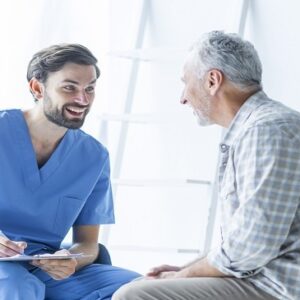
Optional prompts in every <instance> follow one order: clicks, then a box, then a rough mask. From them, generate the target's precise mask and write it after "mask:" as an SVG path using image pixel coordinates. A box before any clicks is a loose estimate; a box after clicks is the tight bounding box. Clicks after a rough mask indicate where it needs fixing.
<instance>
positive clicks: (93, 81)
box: [62, 78, 97, 84]
mask: <svg viewBox="0 0 300 300" xmlns="http://www.w3.org/2000/svg"><path fill="white" fill-rule="evenodd" d="M96 81H97V78H95V79H93V80H92V81H91V82H90V83H89V84H94V83H96ZM62 82H63V83H73V84H79V82H78V81H76V80H73V79H64V80H63V81H62Z"/></svg>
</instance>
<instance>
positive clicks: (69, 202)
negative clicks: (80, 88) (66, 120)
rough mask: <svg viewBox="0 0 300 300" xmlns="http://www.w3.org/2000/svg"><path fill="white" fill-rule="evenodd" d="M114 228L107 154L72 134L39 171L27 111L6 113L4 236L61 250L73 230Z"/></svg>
mask: <svg viewBox="0 0 300 300" xmlns="http://www.w3.org/2000/svg"><path fill="white" fill-rule="evenodd" d="M108 223H114V212H113V200H112V192H111V185H110V166H109V156H108V152H107V150H106V149H105V148H104V147H103V146H102V145H101V144H100V143H99V142H98V141H97V140H95V139H94V138H92V137H91V136H89V135H87V134H86V133H84V132H83V131H81V130H71V129H70V130H68V131H67V132H66V134H65V135H64V137H63V139H62V140H61V141H60V143H59V145H58V146H57V148H56V149H55V151H54V152H53V153H52V155H51V157H50V158H49V160H48V161H47V162H46V163H45V164H44V165H43V166H42V168H40V169H39V167H38V164H37V160H36V155H35V152H34V149H33V145H32V142H31V137H30V134H29V130H28V127H27V124H26V121H25V119H24V116H23V113H22V111H21V110H7V111H0V230H2V231H3V232H4V233H5V234H6V235H7V236H8V237H9V238H11V239H12V240H22V241H27V242H29V243H30V242H33V243H41V244H44V245H47V246H49V247H52V248H59V245H60V243H61V241H62V240H63V239H64V237H65V236H66V234H67V233H68V231H69V229H70V228H71V227H72V226H73V225H96V224H108Z"/></svg>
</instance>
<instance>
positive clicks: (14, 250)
mask: <svg viewBox="0 0 300 300" xmlns="http://www.w3.org/2000/svg"><path fill="white" fill-rule="evenodd" d="M26 247H27V243H26V242H21V241H20V242H19V241H18V242H15V241H12V240H10V239H9V238H8V237H7V236H6V235H5V234H4V233H3V232H2V231H1V230H0V257H9V256H14V255H17V254H23V253H24V249H25V248H26Z"/></svg>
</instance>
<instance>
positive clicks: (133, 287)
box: [112, 282, 144, 300]
mask: <svg viewBox="0 0 300 300" xmlns="http://www.w3.org/2000/svg"><path fill="white" fill-rule="evenodd" d="M142 294H143V289H142V286H141V285H140V284H139V282H130V283H127V284H125V285H123V286H122V287H120V288H119V289H118V290H117V291H116V292H115V293H114V294H113V296H112V300H134V299H144V298H140V296H141V295H142Z"/></svg>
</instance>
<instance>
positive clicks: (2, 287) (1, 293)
mask: <svg viewBox="0 0 300 300" xmlns="http://www.w3.org/2000/svg"><path fill="white" fill-rule="evenodd" d="M138 276H140V275H139V274H138V273H135V272H132V271H129V270H125V269H121V268H117V267H113V266H110V265H100V264H93V265H89V266H86V267H84V268H82V269H81V270H79V271H78V272H76V273H75V274H73V275H72V276H71V277H69V278H66V279H63V280H54V279H52V278H51V277H50V276H49V275H48V274H47V273H45V272H44V271H42V270H41V269H39V268H35V269H33V270H32V271H29V270H28V268H26V267H25V266H23V265H22V264H20V263H16V262H0V299H1V300H29V299H30V300H44V299H46V300H75V299H78V300H79V299H80V300H110V299H111V297H112V294H113V293H114V292H115V291H116V290H117V289H118V288H119V287H120V286H122V285H123V284H125V283H127V282H130V281H131V280H133V279H135V278H137V277H138Z"/></svg>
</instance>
